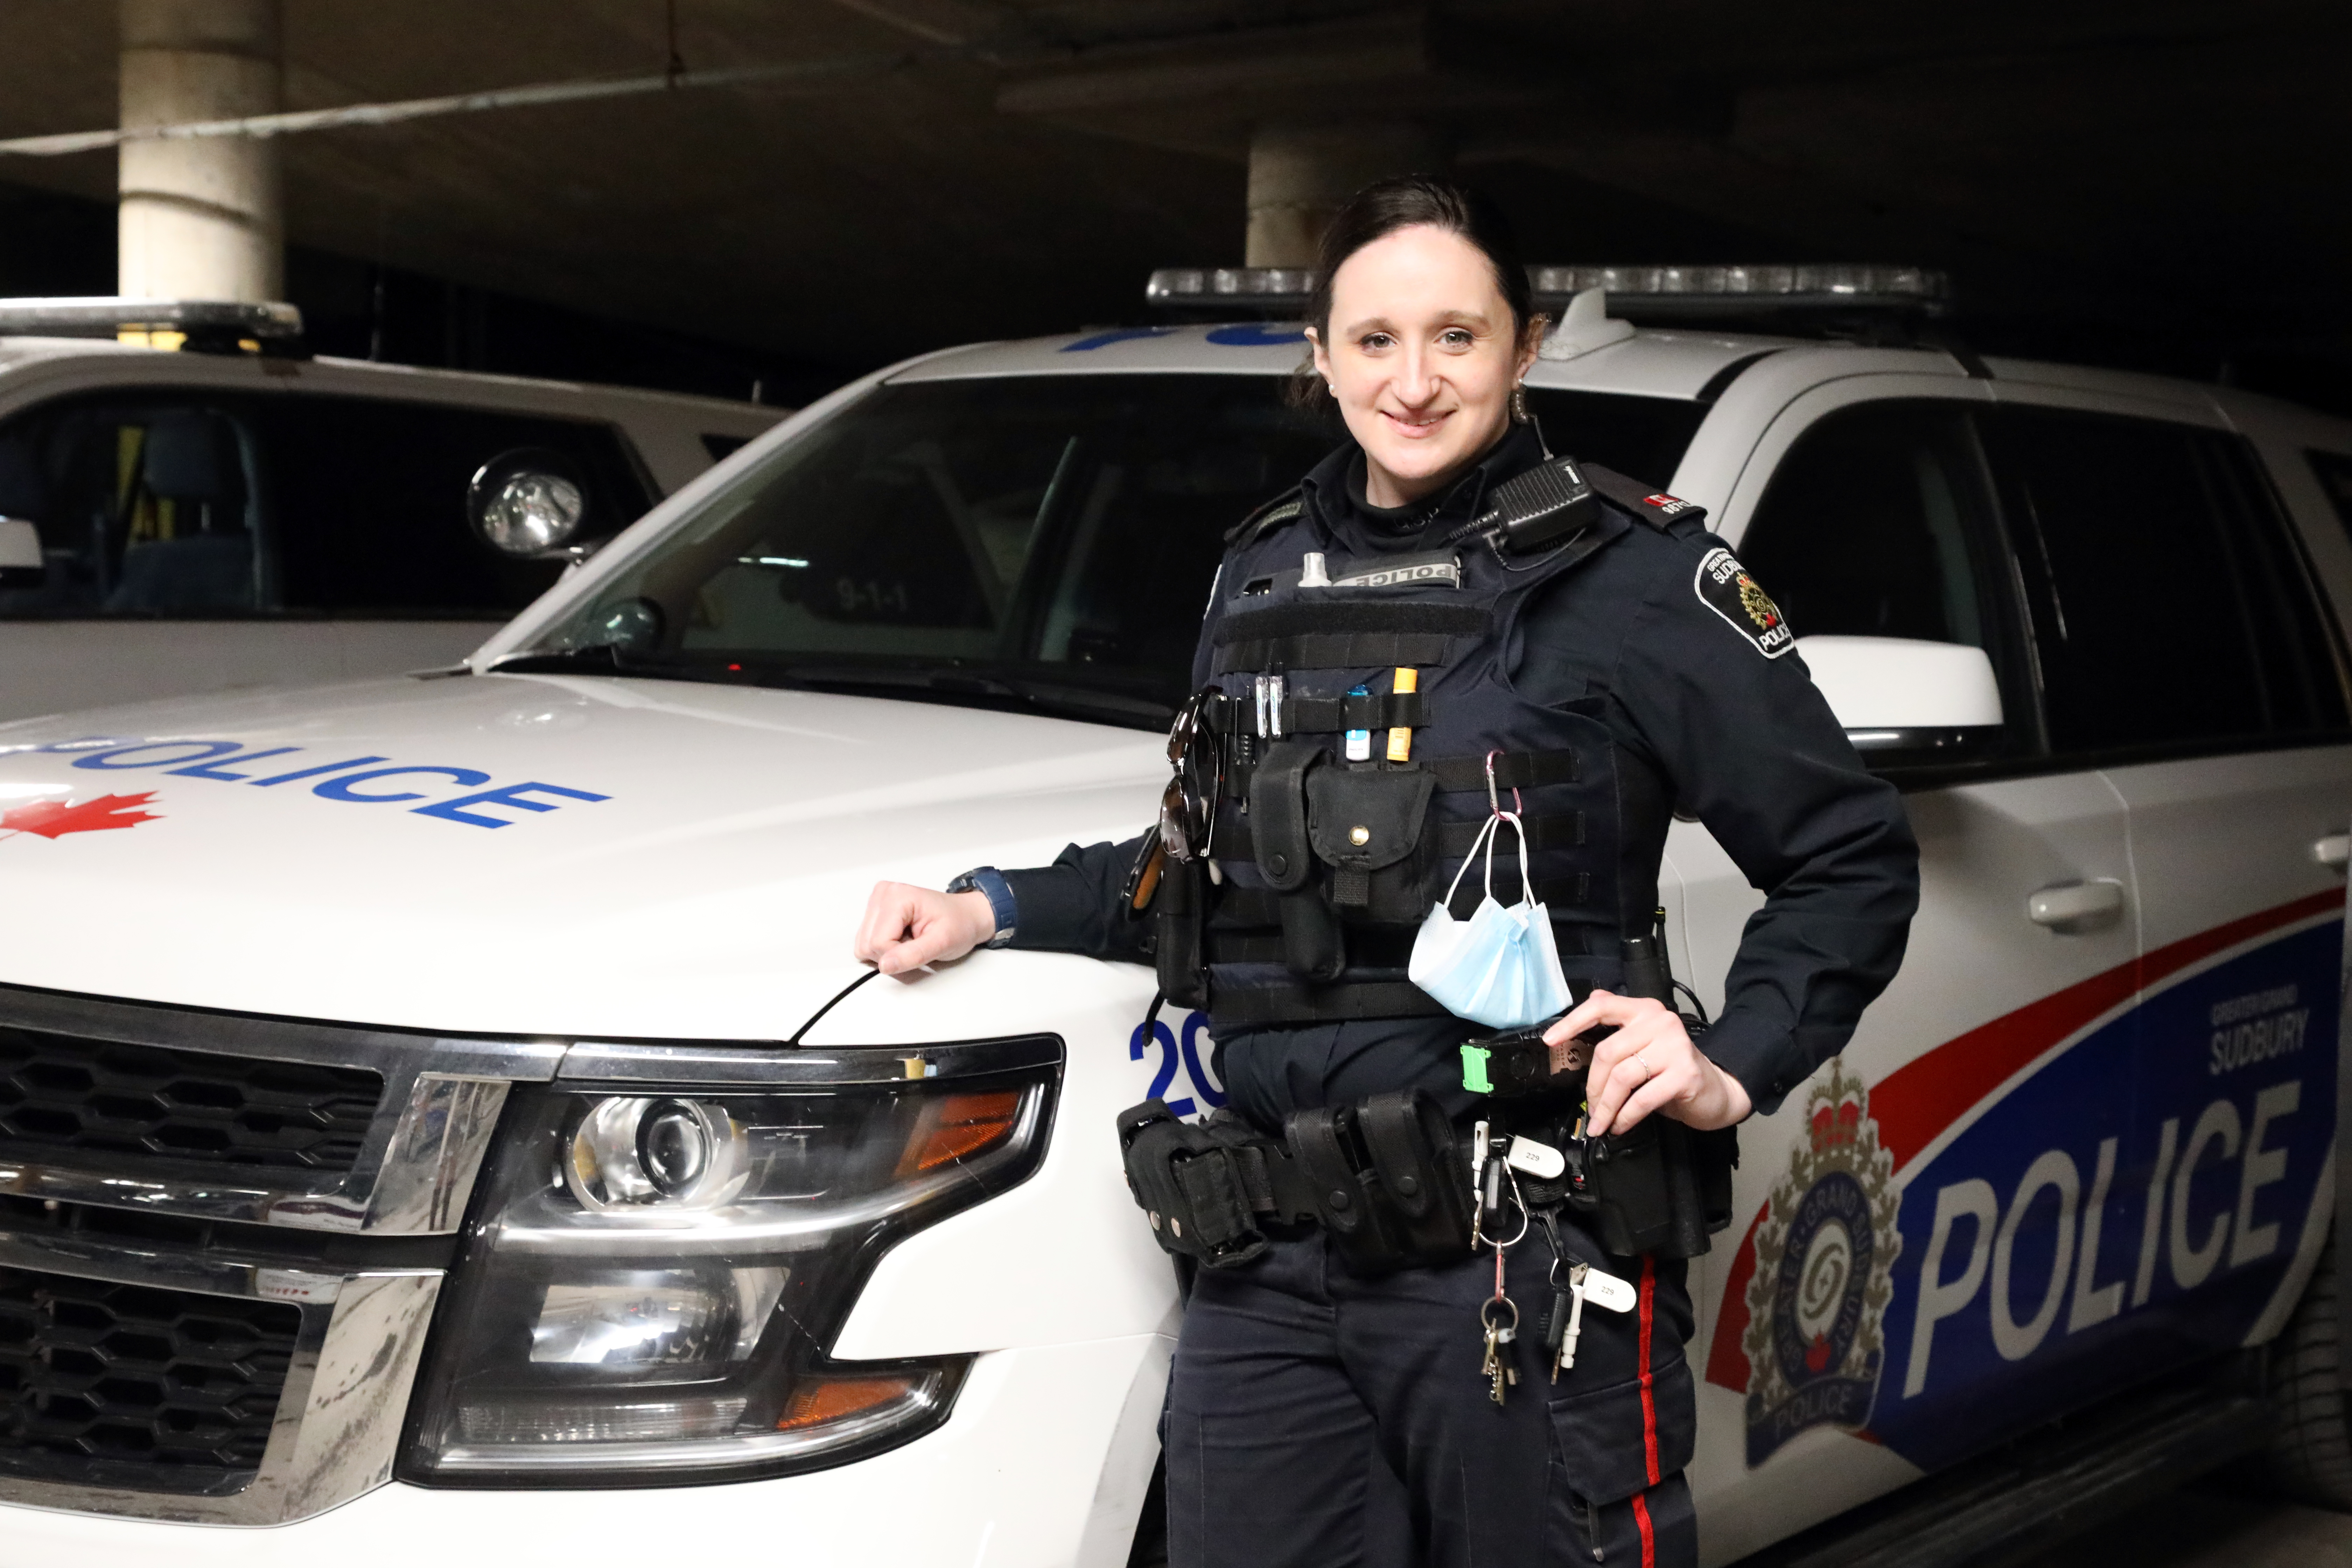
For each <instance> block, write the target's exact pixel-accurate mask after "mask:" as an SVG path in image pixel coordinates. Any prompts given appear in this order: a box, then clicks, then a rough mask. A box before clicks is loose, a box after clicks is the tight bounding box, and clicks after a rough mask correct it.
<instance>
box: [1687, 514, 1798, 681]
mask: <svg viewBox="0 0 2352 1568" xmlns="http://www.w3.org/2000/svg"><path fill="white" fill-rule="evenodd" d="M1669 499H1671V498H1669ZM1691 590H1692V592H1694V593H1696V595H1698V601H1699V603H1700V604H1702V605H1706V607H1707V608H1708V609H1710V610H1713V611H1714V612H1715V613H1716V614H1717V615H1718V616H1722V617H1723V618H1724V620H1725V621H1726V622H1727V623H1728V624H1729V626H1731V629H1732V630H1733V631H1736V632H1738V634H1739V635H1740V636H1741V637H1746V638H1747V639H1748V642H1750V643H1751V644H1753V645H1754V646H1755V648H1756V651H1757V652H1758V653H1760V654H1762V655H1763V656H1764V657H1765V658H1780V656H1781V655H1782V654H1784V653H1786V652H1788V651H1789V650H1790V648H1792V647H1796V646H1797V636H1796V634H1795V633H1794V632H1792V631H1790V629H1789V621H1788V617H1787V616H1783V615H1781V614H1780V605H1776V604H1774V603H1773V602H1772V595H1769V594H1767V593H1766V592H1765V591H1764V590H1763V588H1762V586H1761V585H1759V584H1758V583H1757V581H1756V579H1755V578H1753V577H1751V576H1749V575H1748V568H1747V567H1745V566H1742V565H1741V564H1740V563H1739V557H1738V556H1737V555H1734V554H1733V553H1732V552H1730V551H1728V550H1726V549H1724V548H1723V547H1722V546H1721V545H1717V546H1716V548H1714V549H1713V550H1710V551H1708V552H1706V554H1705V555H1703V556H1701V557H1699V563H1698V574H1697V575H1696V577H1695V578H1693V579H1692V582H1691Z"/></svg>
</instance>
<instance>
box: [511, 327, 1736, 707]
mask: <svg viewBox="0 0 2352 1568" xmlns="http://www.w3.org/2000/svg"><path fill="white" fill-rule="evenodd" d="M1285 390H1286V382H1285V381H1284V380H1283V379H1282V378H1280V377H1276V376H1268V375H1245V376H1244V375H1203V374H1160V375H1149V374H1146V375H1127V374H1120V375H1084V376H1074V375H1055V376H1018V377H1012V376H1008V377H992V378H988V379H985V380H982V379H973V380H959V381H937V382H918V383H912V384H898V385H886V386H883V387H880V388H877V389H876V390H875V391H874V392H873V393H871V394H869V395H866V396H865V397H863V398H861V399H860V400H859V401H857V402H856V403H855V404H853V405H849V406H848V407H846V408H845V409H843V410H841V411H840V412H839V413H837V414H835V415H834V416H832V417H831V418H829V419H826V420H824V422H822V423H820V424H818V425H815V426H809V427H807V428H805V429H803V431H802V432H800V433H799V434H797V435H796V436H795V437H794V438H793V439H792V440H790V441H788V442H786V443H785V444H783V445H782V446H779V447H773V448H771V449H770V450H769V451H768V452H767V453H766V454H765V456H764V457H763V458H761V461H760V463H758V464H757V465H756V466H754V467H752V468H748V469H746V470H745V471H744V472H743V474H742V475H741V477H740V479H738V480H737V482H735V483H734V484H732V485H730V486H729V487H726V488H725V489H722V490H720V491H719V493H718V494H716V495H714V496H712V497H711V498H710V499H709V500H708V501H707V502H705V503H704V505H703V506H702V507H701V508H700V509H699V510H697V511H696V512H694V513H692V514H690V515H688V516H686V517H683V518H681V519H680V520H679V522H678V524H677V527H676V528H675V529H673V530H672V531H670V532H669V533H667V535H665V536H664V538H663V539H662V540H661V542H659V543H658V545H657V546H656V547H655V548H654V549H653V550H652V551H650V552H648V553H647V554H646V556H645V557H643V558H642V559H640V560H637V561H634V562H632V563H630V564H629V566H628V567H627V568H626V570H625V571H624V572H622V573H620V574H616V575H615V577H614V579H613V580H612V581H610V582H609V583H607V584H605V585H604V590H603V592H602V593H600V594H599V595H597V597H596V598H595V599H594V600H593V602H590V603H587V604H584V605H582V606H581V608H580V609H579V611H578V612H577V613H575V614H573V615H572V616H568V617H567V618H566V619H565V620H564V621H563V622H562V623H559V624H558V625H555V626H551V627H549V628H548V629H547V630H546V632H545V633H544V634H543V635H542V637H541V641H540V642H539V644H538V645H537V650H539V651H568V652H577V651H579V650H583V649H593V648H606V649H620V650H623V651H625V653H626V654H627V655H628V658H629V660H630V668H631V669H632V671H633V672H643V673H648V674H667V675H673V676H677V677H678V678H682V679H696V678H701V679H745V680H751V679H778V680H793V681H811V680H814V681H834V682H847V681H849V680H851V679H859V680H864V681H866V682H868V683H889V684H892V685H893V686H894V689H903V688H905V687H908V686H910V685H917V684H919V685H920V686H921V688H922V689H924V690H926V691H928V692H929V693H930V694H931V695H932V697H933V699H934V700H973V701H983V702H984V701H988V700H993V699H992V698H990V697H989V696H988V695H987V693H988V692H990V691H992V690H995V689H998V686H993V685H991V684H990V683H991V682H996V683H999V685H1001V684H1002V683H1004V682H1016V683H1020V684H1021V685H1022V687H1023V689H1024V690H1029V689H1036V688H1037V687H1038V686H1039V685H1040V684H1041V683H1043V684H1050V686H1051V687H1052V689H1054V690H1055V692H1057V693H1069V692H1072V691H1082V692H1083V694H1086V695H1087V696H1089V697H1094V696H1100V697H1104V698H1107V699H1113V700H1116V703H1117V704H1121V705H1124V706H1123V707H1120V708H1119V710H1120V711H1128V710H1132V711H1133V712H1134V713H1135V715H1136V718H1135V721H1136V722H1138V723H1139V724H1145V725H1150V726H1153V727H1158V726H1160V725H1164V724H1165V723H1166V721H1167V719H1166V709H1167V708H1168V707H1169V706H1171V705H1172V704H1173V703H1175V702H1176V701H1178V700H1181V698H1182V696H1183V694H1184V692H1185V690H1186V689H1188V688H1189V686H1190V683H1191V681H1190V677H1191V665H1192V650H1193V645H1194V644H1195V643H1196V642H1197V641H1198V640H1199V637H1200V630H1201V616H1202V609H1203V606H1204V605H1206V604H1207V602H1208V596H1209V586H1210V582H1211V579H1212V577H1213V575H1214V574H1215V571H1216V564H1217V561H1218V558H1219V556H1220V555H1221V554H1222V553H1223V542H1224V534H1225V532H1226V531H1227V530H1229V529H1231V528H1232V527H1233V526H1234V524H1236V523H1237V522H1239V521H1241V520H1242V519H1243V518H1244V517H1246V516H1247V515H1249V513H1250V512H1251V511H1252V510H1254V509H1255V508H1256V507H1257V506H1259V505H1260V504H1262V503H1263V502H1265V501H1266V500H1270V499H1272V498H1273V497H1274V496H1276V495H1277V494H1279V493H1280V492H1281V491H1282V490H1283V489H1286V487H1288V486H1289V485H1291V484H1293V483H1295V482H1296V481H1297V479H1299V478H1300V477H1301V476H1302V475H1304V474H1305V473H1306V471H1307V469H1308V468H1312V467H1313V466H1314V465H1315V463H1316V462H1317V461H1318V459H1319V458H1321V457H1322V456H1323V455H1324V454H1325V453H1326V452H1328V451H1329V450H1330V448H1331V446H1332V444H1333V443H1334V442H1335V441H1336V440H1338V439H1339V432H1338V429H1337V426H1336V423H1328V424H1327V423H1326V422H1325V421H1324V420H1322V419H1320V418H1317V417H1313V416H1307V415H1305V414H1302V413H1300V412H1299V411H1297V409H1294V408H1292V407H1290V406H1289V405H1287V403H1286V400H1285V397H1284V393H1285ZM1536 398H1537V401H1538V405H1539V406H1540V407H1541V408H1542V409H1543V410H1545V414H1544V417H1545V418H1546V419H1547V421H1548V423H1547V424H1546V426H1545V429H1546V434H1547V435H1548V436H1549V438H1550V439H1551V441H1552V444H1553V447H1554V449H1555V450H1559V451H1573V452H1575V453H1577V454H1578V455H1579V456H1585V455H1590V456H1591V457H1592V458H1594V459H1595V460H1597V461H1600V462H1601V463H1604V464H1606V465H1608V466H1610V467H1612V468H1616V467H1622V468H1624V469H1625V470H1626V471H1627V472H1629V473H1635V474H1640V473H1642V472H1643V471H1645V470H1646V471H1647V472H1650V473H1654V474H1671V473H1672V472H1673V470H1674V468H1675V464H1676V463H1677V462H1679V461H1680V459H1681V456H1682V446H1683V444H1684V443H1685V442H1687V440H1688V439H1689V437H1690V432H1691V431H1692V430H1693V429H1694V428H1695V427H1696V424H1697V422H1698V420H1699V419H1700V418H1701V417H1703V416H1704V415H1705V412H1706V411H1705V409H1703V408H1701V407H1700V406H1699V405H1696V404H1688V403H1677V402H1675V401H1673V400H1670V399H1664V398H1639V397H1623V396H1614V395H1598V394H1560V395H1552V394H1538V395H1536ZM1546 399H1549V400H1550V401H1546ZM1621 405H1622V406H1621ZM967 694H968V695H967ZM1057 700H1058V699H1057Z"/></svg>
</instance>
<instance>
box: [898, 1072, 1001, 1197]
mask: <svg viewBox="0 0 2352 1568" xmlns="http://www.w3.org/2000/svg"><path fill="white" fill-rule="evenodd" d="M1020 1116H1021V1091H1020V1090H1019V1089H1000V1090H995V1091H992V1092H990V1093H986V1094H945V1095H941V1096H940V1098H939V1099H937V1100H933V1101H931V1103H930V1104H929V1105H927V1106H925V1107H924V1108H923V1118H922V1121H919V1122H918V1123H917V1124H916V1127H915V1135H914V1137H913V1138H911V1139H909V1140H908V1142H907V1152H906V1153H905V1154H904V1155H903V1156H901V1157H900V1159H899V1161H898V1175H899V1177H900V1178H901V1179H903V1178H905V1177H908V1176H916V1175H920V1174H921V1173H924V1172H925V1171H930V1170H936V1169H938V1168H939V1167H940V1166H941V1165H945V1164H950V1163H953V1162H955V1161H957V1160H963V1159H969V1158H970V1157H971V1156H972V1155H974V1154H977V1153H979V1152H981V1151H982V1150H983V1149H985V1148H987V1147H988V1146H989V1145H990V1144H992V1143H994V1142H1000V1141H1001V1140H1003V1139H1004V1138H1005V1137H1007V1136H1009V1135H1010V1134H1011V1133H1012V1131H1013V1123H1014V1122H1015V1121H1018V1120H1019V1119H1020Z"/></svg>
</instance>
